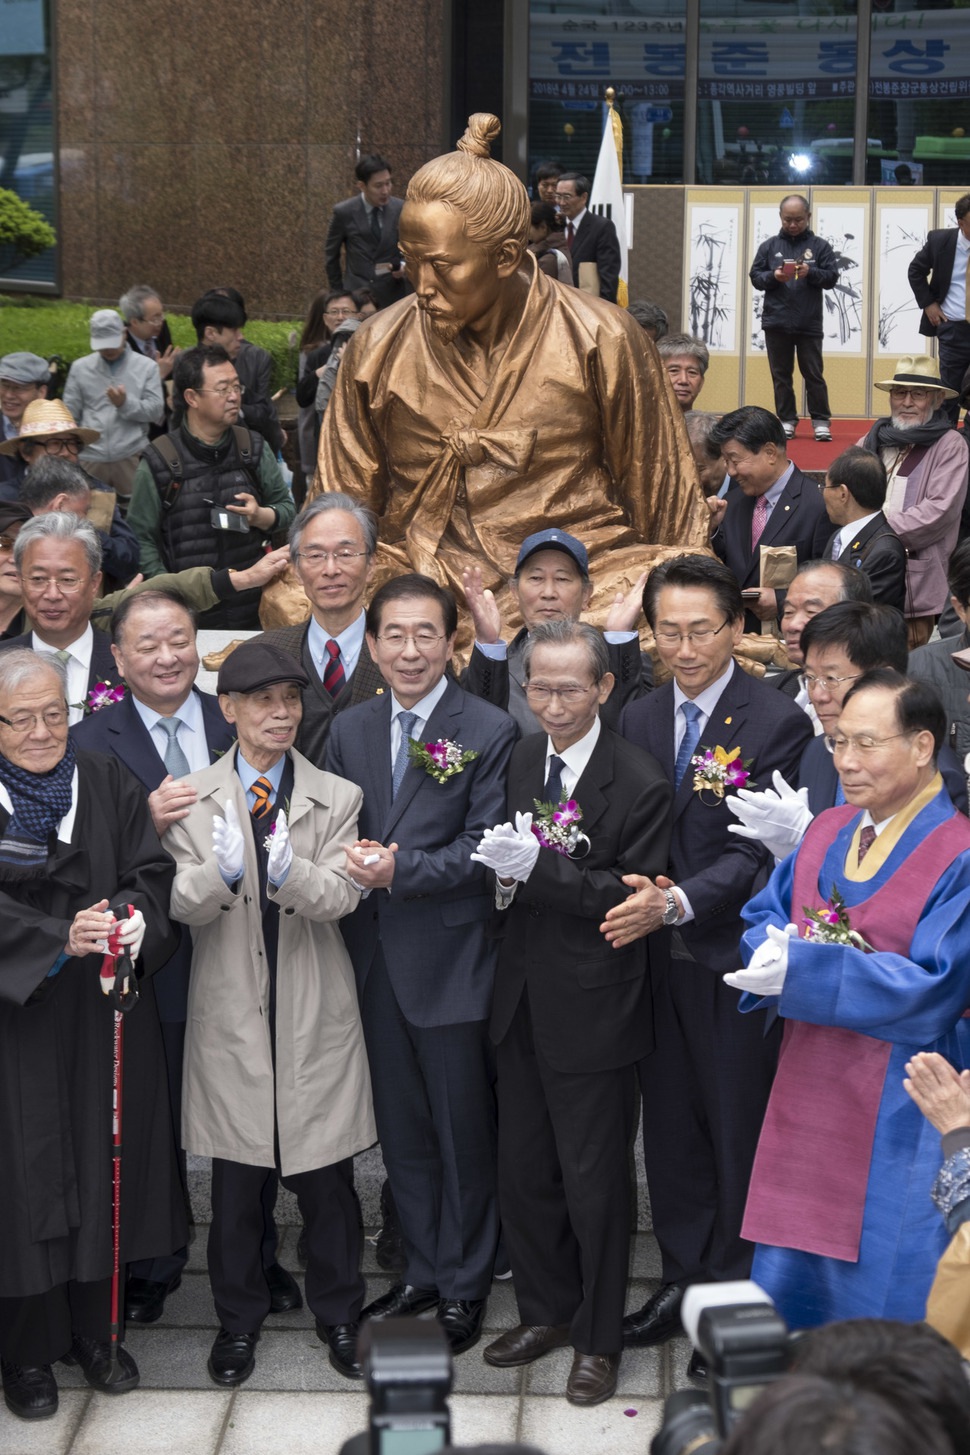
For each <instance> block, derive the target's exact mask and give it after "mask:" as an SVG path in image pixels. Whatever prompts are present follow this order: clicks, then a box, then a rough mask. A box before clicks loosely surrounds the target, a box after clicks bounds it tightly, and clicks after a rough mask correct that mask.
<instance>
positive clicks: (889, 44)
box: [866, 0, 970, 187]
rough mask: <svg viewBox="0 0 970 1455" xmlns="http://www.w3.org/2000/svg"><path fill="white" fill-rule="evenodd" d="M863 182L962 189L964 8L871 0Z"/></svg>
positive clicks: (967, 114) (966, 141) (967, 103)
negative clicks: (865, 150) (865, 156)
mask: <svg viewBox="0 0 970 1455" xmlns="http://www.w3.org/2000/svg"><path fill="white" fill-rule="evenodd" d="M869 70H870V74H869V111H868V120H867V135H868V137H869V147H868V155H867V159H866V181H867V182H869V183H877V182H887V183H890V184H894V185H897V186H899V185H902V186H910V185H914V184H915V185H919V184H920V183H925V184H926V185H927V186H930V187H965V186H966V182H967V166H968V164H970V10H965V9H951V8H948V7H946V6H943V5H940V4H938V3H937V4H934V3H929V4H926V3H924V4H922V5H921V4H916V3H913V0H875V3H874V4H873V8H872V23H871V49H870V53H869Z"/></svg>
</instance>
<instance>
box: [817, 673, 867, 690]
mask: <svg viewBox="0 0 970 1455" xmlns="http://www.w3.org/2000/svg"><path fill="white" fill-rule="evenodd" d="M862 675H863V674H862V673H861V672H853V673H852V675H851V677H814V676H813V675H812V673H811V672H806V673H805V686H806V687H807V688H808V690H809V692H811V690H812V688H813V687H824V688H825V690H826V692H834V691H835V689H836V688H837V687H841V685H842V683H843V682H857V681H858V680H859V678H860V677H861V676H862Z"/></svg>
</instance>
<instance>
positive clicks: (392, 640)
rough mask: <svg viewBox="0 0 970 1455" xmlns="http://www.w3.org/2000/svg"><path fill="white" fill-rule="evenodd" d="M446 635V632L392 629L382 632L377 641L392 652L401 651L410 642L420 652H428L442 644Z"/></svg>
mask: <svg viewBox="0 0 970 1455" xmlns="http://www.w3.org/2000/svg"><path fill="white" fill-rule="evenodd" d="M444 635H445V633H444V632H431V631H418V632H402V631H397V630H396V628H394V627H391V629H390V631H386V632H382V633H381V635H380V636H379V637H378V638H377V640H378V641H379V642H380V644H381V646H382V647H387V649H388V651H391V652H399V651H401V650H402V649H403V648H404V647H405V646H406V645H407V643H408V642H413V643H414V645H415V646H416V647H417V649H418V651H419V652H426V651H430V650H431V648H432V647H433V646H435V644H436V643H437V642H440V641H441V640H442V639H443V637H444Z"/></svg>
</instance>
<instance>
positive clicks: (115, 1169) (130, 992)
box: [101, 904, 138, 1384]
mask: <svg viewBox="0 0 970 1455" xmlns="http://www.w3.org/2000/svg"><path fill="white" fill-rule="evenodd" d="M134 912H135V907H134V905H133V904H116V905H112V907H111V910H110V913H111V914H113V915H114V917H115V919H116V920H125V919H130V917H131V916H132V915H133V914H134ZM118 933H119V926H118V925H114V926H112V929H111V932H110V934H109V935H108V952H107V954H106V955H105V957H104V959H103V960H102V961H101V988H102V990H104V991H105V993H106V994H107V995H110V997H111V999H112V1001H113V1003H114V1007H115V1011H114V1037H113V1043H112V1056H111V1068H112V1078H111V1246H112V1264H111V1367H110V1369H109V1371H108V1374H107V1376H106V1378H105V1383H106V1384H113V1383H114V1382H115V1381H116V1380H121V1379H127V1378H128V1377H129V1376H128V1374H127V1373H126V1372H125V1370H123V1369H122V1367H121V1365H120V1363H119V1361H118V1345H119V1342H120V1339H119V1331H120V1316H119V1315H120V1307H121V1276H120V1274H121V1107H122V1078H123V1072H124V1045H125V1040H124V1023H125V1022H124V1018H125V1015H126V1014H127V1012H128V1011H129V1010H131V1008H132V1006H133V1005H135V1004H136V1003H137V1001H138V986H137V985H136V983H135V967H134V964H133V962H132V958H131V955H130V954H129V952H128V947H127V946H126V945H119V944H118ZM126 980H127V981H128V989H127V990H125V981H126ZM109 982H110V983H109Z"/></svg>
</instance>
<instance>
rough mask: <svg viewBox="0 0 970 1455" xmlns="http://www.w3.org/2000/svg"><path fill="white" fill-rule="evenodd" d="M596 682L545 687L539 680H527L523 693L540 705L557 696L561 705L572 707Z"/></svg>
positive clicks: (591, 689) (596, 685) (590, 690)
mask: <svg viewBox="0 0 970 1455" xmlns="http://www.w3.org/2000/svg"><path fill="white" fill-rule="evenodd" d="M598 686H599V683H598V682H591V683H590V684H589V686H588V687H545V686H543V684H542V683H541V682H527V683H526V684H525V695H526V697H527V698H528V699H529V701H530V702H535V703H537V704H538V705H539V706H540V707H541V706H542V705H543V704H545V703H547V702H551V701H552V699H553V698H554V697H558V698H559V701H560V702H561V703H562V705H563V707H574V706H576V704H577V703H580V702H582V700H583V698H584V697H588V696H589V694H590V693H591V692H592V691H593V689H594V687H598Z"/></svg>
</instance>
